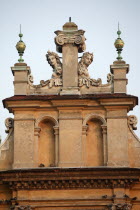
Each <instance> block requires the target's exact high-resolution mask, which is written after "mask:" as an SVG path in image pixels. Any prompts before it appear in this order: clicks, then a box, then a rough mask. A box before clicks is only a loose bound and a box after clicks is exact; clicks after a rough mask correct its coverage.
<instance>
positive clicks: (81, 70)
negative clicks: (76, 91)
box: [78, 52, 102, 88]
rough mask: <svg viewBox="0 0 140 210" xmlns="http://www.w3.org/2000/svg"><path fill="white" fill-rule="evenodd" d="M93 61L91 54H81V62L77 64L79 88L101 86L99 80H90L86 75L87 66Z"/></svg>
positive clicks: (87, 74)
mask: <svg viewBox="0 0 140 210" xmlns="http://www.w3.org/2000/svg"><path fill="white" fill-rule="evenodd" d="M92 61H93V54H92V53H89V52H86V53H84V54H83V56H82V58H81V60H80V61H79V64H78V75H79V87H82V86H83V85H85V86H86V87H88V88H89V87H90V85H92V86H99V85H101V84H102V81H101V79H97V80H95V79H91V78H90V76H89V73H88V66H89V65H90V64H91V63H92Z"/></svg>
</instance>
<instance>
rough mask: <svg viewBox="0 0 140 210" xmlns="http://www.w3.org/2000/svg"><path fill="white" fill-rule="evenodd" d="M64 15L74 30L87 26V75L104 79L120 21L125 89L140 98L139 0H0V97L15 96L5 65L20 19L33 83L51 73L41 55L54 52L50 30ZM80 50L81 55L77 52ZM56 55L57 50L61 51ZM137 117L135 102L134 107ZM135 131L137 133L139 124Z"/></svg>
mask: <svg viewBox="0 0 140 210" xmlns="http://www.w3.org/2000/svg"><path fill="white" fill-rule="evenodd" d="M69 17H72V21H73V22H75V23H76V24H77V25H78V27H79V29H83V30H85V31H86V33H85V37H86V38H87V41H86V48H87V50H86V51H89V52H93V53H94V61H93V63H92V64H91V65H90V67H89V73H90V75H91V77H92V78H95V79H97V78H101V79H102V81H103V83H106V76H107V74H108V73H109V72H110V64H112V63H113V61H114V60H116V57H117V53H116V50H115V48H114V41H115V39H116V38H117V34H116V32H117V25H118V21H119V22H120V29H121V31H122V34H121V37H122V39H123V40H124V42H125V46H124V50H123V52H122V57H123V59H124V60H125V61H126V63H127V64H130V72H129V74H128V75H127V78H128V86H127V89H128V91H127V93H128V94H132V95H136V96H138V97H140V61H139V60H140V58H139V57H140V53H139V49H140V25H139V22H140V1H139V0H133V1H132V0H86V1H85V0H59V1H57V0H23V1H19V0H0V28H1V32H0V100H1V101H2V100H3V99H4V98H7V97H10V96H13V95H14V90H13V79H14V78H13V75H12V72H11V69H10V67H11V66H13V65H14V64H15V63H16V62H17V60H18V53H17V51H16V48H15V45H16V43H17V42H18V41H19V37H18V34H19V25H20V24H22V33H23V34H24V36H23V41H24V42H25V43H26V51H25V54H24V59H25V62H26V63H27V64H28V65H29V66H30V67H31V71H32V75H33V76H34V83H35V84H38V83H39V81H40V80H42V79H43V80H46V79H49V78H50V77H51V73H52V70H51V67H50V66H49V65H48V63H47V61H46V58H45V55H46V52H47V51H48V50H51V51H56V48H55V44H54V37H55V34H54V31H56V30H61V29H62V26H63V25H64V23H65V22H67V21H68V19H69ZM79 55H80V54H79ZM60 56H61V55H60ZM0 109H1V111H0V118H1V119H0V134H1V136H2V140H4V138H5V137H6V135H5V132H4V131H5V125H4V121H5V119H6V118H7V117H10V116H11V117H12V114H9V113H8V110H6V109H4V108H3V105H2V103H1V104H0ZM128 114H135V115H136V116H137V117H138V120H139V121H140V106H137V107H135V108H134V110H133V112H130V113H128ZM137 134H138V135H139V136H140V123H139V124H138V131H137Z"/></svg>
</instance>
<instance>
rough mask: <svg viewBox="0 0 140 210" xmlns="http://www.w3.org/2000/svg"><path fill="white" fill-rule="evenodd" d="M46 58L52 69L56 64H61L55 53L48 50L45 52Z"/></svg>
mask: <svg viewBox="0 0 140 210" xmlns="http://www.w3.org/2000/svg"><path fill="white" fill-rule="evenodd" d="M46 58H47V61H48V63H49V64H50V66H52V68H53V69H55V68H57V66H62V64H61V61H60V58H59V56H58V55H57V53H55V52H50V51H48V52H47V54H46Z"/></svg>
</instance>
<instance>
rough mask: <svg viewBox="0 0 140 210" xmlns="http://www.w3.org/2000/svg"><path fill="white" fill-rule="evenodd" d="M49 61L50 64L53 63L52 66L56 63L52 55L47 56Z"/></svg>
mask: <svg viewBox="0 0 140 210" xmlns="http://www.w3.org/2000/svg"><path fill="white" fill-rule="evenodd" d="M49 61H50V63H51V65H53V66H55V65H56V64H57V62H56V58H55V56H53V55H50V56H49Z"/></svg>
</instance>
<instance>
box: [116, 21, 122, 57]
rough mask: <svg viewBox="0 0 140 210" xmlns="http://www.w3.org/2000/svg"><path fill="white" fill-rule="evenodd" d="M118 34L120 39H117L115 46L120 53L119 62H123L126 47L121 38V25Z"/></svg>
mask: <svg viewBox="0 0 140 210" xmlns="http://www.w3.org/2000/svg"><path fill="white" fill-rule="evenodd" d="M117 34H118V38H117V39H116V41H115V43H114V45H115V47H116V51H117V52H118V57H117V60H122V57H121V52H122V50H123V47H124V41H123V40H122V39H121V37H120V35H121V31H120V28H119V23H118V31H117Z"/></svg>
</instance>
